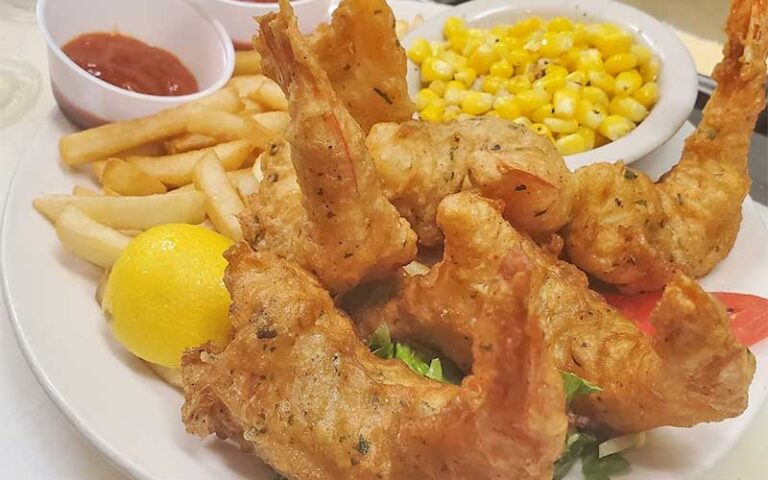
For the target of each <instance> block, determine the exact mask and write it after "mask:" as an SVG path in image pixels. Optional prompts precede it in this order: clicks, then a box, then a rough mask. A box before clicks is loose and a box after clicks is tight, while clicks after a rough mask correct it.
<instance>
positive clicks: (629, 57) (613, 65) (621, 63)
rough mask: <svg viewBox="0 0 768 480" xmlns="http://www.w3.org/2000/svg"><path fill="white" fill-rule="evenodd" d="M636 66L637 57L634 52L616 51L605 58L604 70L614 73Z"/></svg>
mask: <svg viewBox="0 0 768 480" xmlns="http://www.w3.org/2000/svg"><path fill="white" fill-rule="evenodd" d="M636 66H637V57H635V54H633V53H630V52H627V53H617V54H616V55H613V56H611V57H608V58H607V59H606V60H605V71H606V72H608V73H610V74H611V75H616V74H618V73H621V72H626V71H627V70H632V69H633V68H635V67H636Z"/></svg>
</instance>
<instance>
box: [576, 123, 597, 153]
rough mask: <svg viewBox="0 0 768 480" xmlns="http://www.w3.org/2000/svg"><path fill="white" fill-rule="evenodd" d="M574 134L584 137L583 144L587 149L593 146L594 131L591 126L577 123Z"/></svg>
mask: <svg viewBox="0 0 768 480" xmlns="http://www.w3.org/2000/svg"><path fill="white" fill-rule="evenodd" d="M574 135H578V136H580V137H581V138H583V139H584V144H585V145H586V147H587V150H592V149H593V148H595V131H594V130H592V129H591V128H589V127H585V126H584V125H579V128H577V129H576V132H574Z"/></svg>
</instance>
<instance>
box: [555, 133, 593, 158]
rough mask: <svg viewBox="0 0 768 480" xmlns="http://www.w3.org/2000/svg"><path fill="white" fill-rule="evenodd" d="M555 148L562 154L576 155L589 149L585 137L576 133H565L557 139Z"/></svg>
mask: <svg viewBox="0 0 768 480" xmlns="http://www.w3.org/2000/svg"><path fill="white" fill-rule="evenodd" d="M555 148H557V151H558V152H560V155H574V154H576V153H581V152H583V151H586V150H588V147H587V143H586V142H585V141H584V138H583V137H581V136H580V135H577V134H575V133H571V134H568V135H564V136H562V137H560V138H558V139H557V140H555Z"/></svg>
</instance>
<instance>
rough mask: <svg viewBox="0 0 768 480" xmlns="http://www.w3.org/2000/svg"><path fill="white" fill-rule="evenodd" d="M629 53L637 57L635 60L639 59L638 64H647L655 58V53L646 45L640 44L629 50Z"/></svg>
mask: <svg viewBox="0 0 768 480" xmlns="http://www.w3.org/2000/svg"><path fill="white" fill-rule="evenodd" d="M629 51H630V53H632V54H633V55H634V56H635V58H637V63H638V64H643V63H646V62H648V60H650V59H651V57H653V52H652V51H651V49H650V48H648V47H646V46H645V45H640V44H639V43H636V44H634V45H632V46H631V47H630V48H629Z"/></svg>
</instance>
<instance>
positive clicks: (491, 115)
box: [483, 110, 500, 118]
mask: <svg viewBox="0 0 768 480" xmlns="http://www.w3.org/2000/svg"><path fill="white" fill-rule="evenodd" d="M483 116H484V117H493V118H499V117H500V115H499V112H497V111H495V110H491V111H490V112H488V113H486V114H485V115H483Z"/></svg>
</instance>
